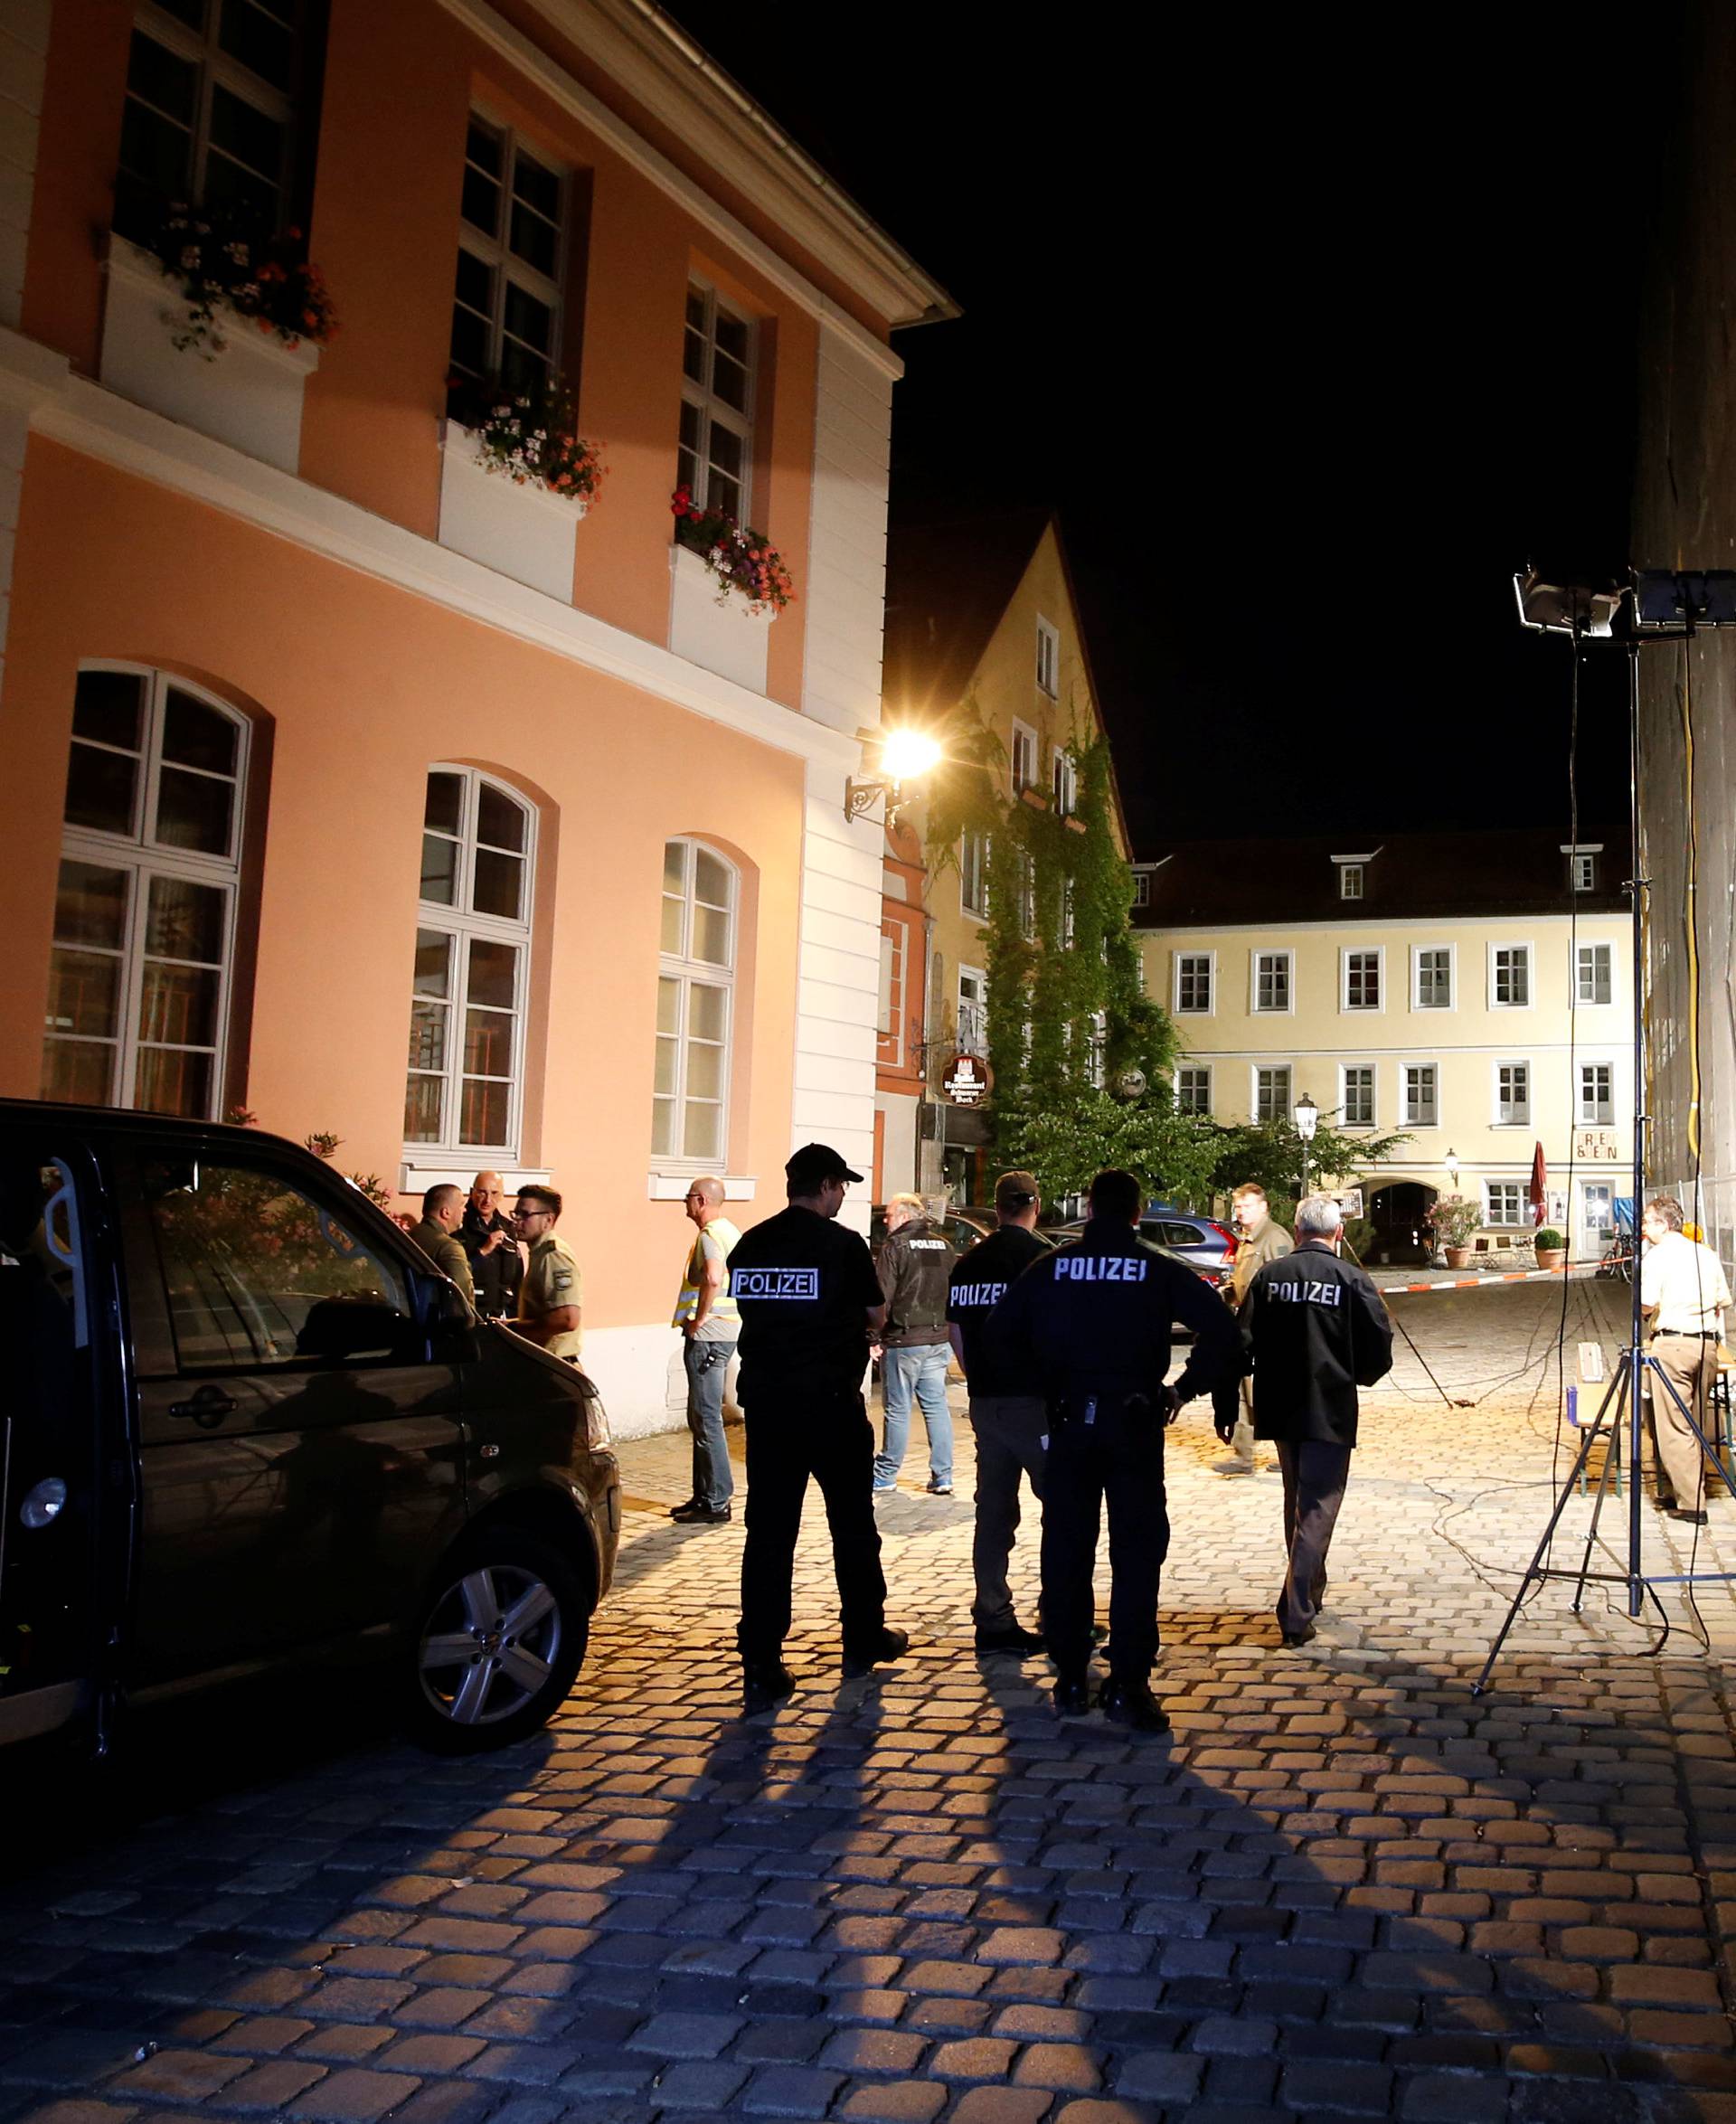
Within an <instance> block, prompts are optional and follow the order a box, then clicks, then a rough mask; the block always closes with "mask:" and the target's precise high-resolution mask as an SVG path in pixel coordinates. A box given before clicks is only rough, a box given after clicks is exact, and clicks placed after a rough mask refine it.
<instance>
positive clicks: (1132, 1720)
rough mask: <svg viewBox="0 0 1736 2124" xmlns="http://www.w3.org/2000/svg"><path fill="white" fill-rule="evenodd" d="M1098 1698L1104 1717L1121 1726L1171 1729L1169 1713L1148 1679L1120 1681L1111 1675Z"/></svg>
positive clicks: (1158, 1730)
mask: <svg viewBox="0 0 1736 2124" xmlns="http://www.w3.org/2000/svg"><path fill="white" fill-rule="evenodd" d="M1097 1701H1098V1706H1099V1709H1100V1710H1101V1712H1102V1713H1103V1715H1104V1717H1105V1718H1107V1719H1110V1720H1113V1722H1114V1723H1116V1724H1117V1725H1118V1726H1131V1727H1132V1728H1133V1730H1134V1732H1136V1733H1166V1732H1168V1731H1169V1714H1168V1713H1167V1712H1165V1709H1164V1707H1163V1705H1162V1704H1159V1703H1158V1701H1157V1699H1156V1697H1155V1696H1154V1695H1153V1694H1152V1693H1151V1685H1150V1684H1149V1683H1147V1682H1124V1681H1117V1680H1115V1679H1114V1677H1113V1676H1111V1678H1110V1679H1109V1681H1107V1682H1105V1683H1104V1685H1103V1687H1102V1691H1101V1693H1100V1694H1099V1697H1098V1699H1097Z"/></svg>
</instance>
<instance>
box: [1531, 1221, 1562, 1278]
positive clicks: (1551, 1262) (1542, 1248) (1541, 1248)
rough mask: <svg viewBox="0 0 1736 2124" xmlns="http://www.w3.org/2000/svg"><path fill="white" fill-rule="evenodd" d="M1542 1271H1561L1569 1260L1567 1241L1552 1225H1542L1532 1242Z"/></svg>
mask: <svg viewBox="0 0 1736 2124" xmlns="http://www.w3.org/2000/svg"><path fill="white" fill-rule="evenodd" d="M1531 1243H1532V1247H1533V1251H1534V1252H1535V1253H1536V1256H1537V1266H1538V1267H1539V1268H1540V1269H1559V1268H1561V1265H1562V1263H1563V1262H1565V1260H1567V1241H1566V1239H1565V1238H1564V1237H1563V1236H1562V1235H1561V1232H1558V1231H1557V1230H1556V1229H1555V1227H1554V1225H1552V1224H1541V1225H1539V1226H1538V1229H1537V1236H1536V1237H1535V1238H1534V1239H1533V1241H1532V1242H1531Z"/></svg>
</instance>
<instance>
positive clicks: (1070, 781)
mask: <svg viewBox="0 0 1736 2124" xmlns="http://www.w3.org/2000/svg"><path fill="white" fill-rule="evenodd" d="M1049 787H1050V790H1051V792H1052V795H1053V797H1054V800H1055V811H1056V814H1057V816H1058V817H1061V818H1071V817H1072V816H1073V814H1074V812H1076V811H1077V810H1078V809H1079V770H1078V769H1077V768H1075V766H1074V765H1073V757H1072V754H1071V752H1069V751H1068V750H1067V748H1066V746H1065V745H1055V746H1052V747H1051V749H1050V753H1049Z"/></svg>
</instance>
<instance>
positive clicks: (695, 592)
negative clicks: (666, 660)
mask: <svg viewBox="0 0 1736 2124" xmlns="http://www.w3.org/2000/svg"><path fill="white" fill-rule="evenodd" d="M669 577H670V581H669V647H670V648H671V649H673V650H674V652H675V655H676V656H685V657H686V659H687V660H688V662H689V663H690V664H698V665H700V666H703V668H704V669H705V670H707V671H714V672H716V674H717V675H718V676H719V677H720V678H729V679H733V680H734V681H735V683H736V684H737V685H741V686H746V687H748V688H749V690H750V692H752V693H756V694H763V693H764V692H765V690H766V653H767V650H768V649H769V647H770V637H771V623H772V621H773V620H774V619H775V618H777V616H778V615H777V612H776V610H775V609H773V608H772V607H770V606H765V607H763V608H762V609H760V611H758V612H756V611H754V610H753V609H752V608H751V607H750V604H749V602H748V599H747V597H746V596H745V594H744V593H743V592H742V591H741V590H732V589H724V590H722V592H721V594H720V590H719V586H718V580H717V577H716V576H715V575H714V574H713V573H712V571H711V569H710V568H709V567H707V565H706V564H705V562H703V560H702V559H701V558H700V556H699V555H698V554H697V553H695V552H692V551H690V550H689V548H687V547H686V546H684V545H672V546H671V547H670V548H669Z"/></svg>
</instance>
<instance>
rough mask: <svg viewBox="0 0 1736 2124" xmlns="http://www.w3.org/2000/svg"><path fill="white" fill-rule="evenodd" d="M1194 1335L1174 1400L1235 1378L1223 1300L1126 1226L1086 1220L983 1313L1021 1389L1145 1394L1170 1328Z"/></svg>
mask: <svg viewBox="0 0 1736 2124" xmlns="http://www.w3.org/2000/svg"><path fill="white" fill-rule="evenodd" d="M1177 1320H1179V1321H1182V1322H1183V1323H1184V1325H1185V1326H1189V1327H1191V1328H1192V1329H1193V1330H1194V1349H1193V1353H1192V1355H1190V1356H1189V1358H1188V1360H1187V1363H1186V1364H1185V1365H1184V1367H1183V1370H1182V1374H1181V1376H1180V1377H1179V1378H1178V1379H1177V1380H1176V1382H1175V1391H1176V1392H1177V1393H1179V1394H1180V1396H1181V1397H1182V1399H1183V1400H1184V1401H1190V1400H1192V1399H1193V1397H1194V1395H1195V1394H1199V1393H1204V1392H1208V1391H1209V1390H1210V1389H1211V1388H1212V1387H1213V1386H1215V1385H1216V1384H1217V1383H1219V1382H1220V1381H1221V1380H1231V1379H1235V1378H1238V1377H1239V1376H1240V1375H1241V1341H1240V1338H1239V1336H1237V1333H1236V1325H1235V1322H1234V1321H1233V1320H1232V1319H1231V1317H1230V1312H1229V1308H1228V1307H1226V1306H1225V1305H1224V1302H1223V1300H1222V1298H1219V1297H1218V1296H1217V1295H1216V1293H1215V1292H1214V1291H1212V1289H1211V1288H1210V1287H1209V1285H1207V1284H1206V1283H1205V1281H1204V1280H1203V1279H1202V1278H1201V1277H1198V1276H1196V1275H1195V1274H1194V1271H1193V1270H1191V1269H1184V1268H1183V1267H1182V1266H1181V1265H1180V1263H1179V1262H1175V1261H1172V1260H1167V1259H1166V1258H1165V1256H1164V1255H1163V1254H1160V1253H1158V1252H1157V1251H1156V1249H1155V1248H1152V1247H1149V1246H1147V1245H1146V1243H1145V1241H1143V1240H1142V1239H1141V1238H1140V1237H1139V1235H1138V1233H1137V1232H1135V1231H1134V1229H1133V1227H1132V1226H1131V1225H1130V1224H1124V1223H1121V1222H1118V1221H1117V1220H1115V1219H1113V1218H1106V1217H1093V1218H1092V1219H1091V1221H1090V1223H1089V1224H1087V1225H1086V1227H1085V1230H1084V1232H1083V1234H1082V1236H1081V1237H1080V1238H1079V1239H1077V1240H1074V1241H1071V1243H1070V1244H1069V1245H1066V1246H1061V1247H1057V1248H1056V1249H1055V1251H1054V1252H1053V1253H1050V1254H1044V1255H1043V1258H1042V1259H1041V1260H1035V1261H1033V1262H1032V1264H1031V1266H1030V1267H1029V1268H1028V1269H1026V1270H1024V1274H1023V1275H1021V1276H1020V1277H1019V1278H1018V1279H1017V1280H1016V1281H1015V1282H1014V1283H1011V1284H1009V1285H1008V1287H1007V1289H1006V1294H1005V1297H1004V1298H1002V1299H1001V1301H1000V1303H999V1304H998V1305H997V1306H996V1307H995V1311H994V1313H993V1315H992V1316H991V1317H990V1333H991V1334H992V1335H993V1336H995V1337H996V1338H997V1341H998V1343H999V1346H1000V1349H1001V1352H1002V1355H1003V1356H1004V1358H1005V1364H1006V1367H1007V1369H1008V1370H1009V1371H1012V1372H1016V1373H1018V1374H1023V1375H1024V1377H1025V1378H1026V1379H1028V1380H1030V1381H1031V1384H1030V1386H1029V1387H1027V1388H1025V1389H1024V1392H1031V1393H1041V1394H1043V1395H1044V1396H1045V1397H1046V1398H1047V1399H1048V1400H1050V1401H1059V1400H1060V1399H1061V1397H1062V1396H1063V1395H1071V1394H1080V1393H1096V1394H1132V1393H1143V1394H1149V1395H1150V1396H1151V1397H1152V1398H1153V1400H1154V1401H1155V1400H1156V1396H1157V1392H1158V1389H1159V1388H1160V1387H1161V1386H1162V1385H1163V1383H1164V1379H1165V1374H1167V1372H1168V1370H1169V1356H1170V1328H1171V1326H1172V1325H1173V1324H1174V1323H1175V1321H1177Z"/></svg>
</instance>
